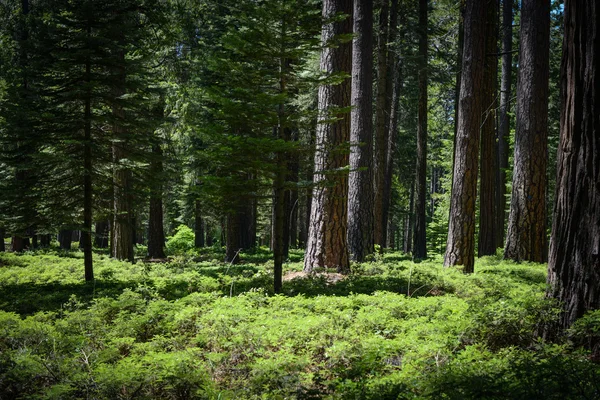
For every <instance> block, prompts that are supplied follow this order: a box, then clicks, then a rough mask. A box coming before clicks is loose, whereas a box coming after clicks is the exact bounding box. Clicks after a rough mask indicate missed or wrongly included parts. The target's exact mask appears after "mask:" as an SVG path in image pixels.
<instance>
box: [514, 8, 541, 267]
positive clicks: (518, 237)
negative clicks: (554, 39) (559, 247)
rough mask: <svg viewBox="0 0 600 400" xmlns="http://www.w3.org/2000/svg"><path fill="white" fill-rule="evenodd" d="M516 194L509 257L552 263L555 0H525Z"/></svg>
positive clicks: (519, 93)
mask: <svg viewBox="0 0 600 400" xmlns="http://www.w3.org/2000/svg"><path fill="white" fill-rule="evenodd" d="M520 43H521V49H520V51H519V79H518V82H517V127H516V132H515V155H514V169H513V184H512V197H511V201H510V215H509V219H508V232H507V234H506V247H505V249H504V257H505V258H509V259H512V260H516V261H535V262H546V260H547V254H548V249H547V245H548V241H547V237H546V187H547V177H546V165H547V163H548V77H549V73H550V72H549V68H550V67H549V65H550V64H549V51H550V50H549V48H550V0H523V2H522V3H521V34H520Z"/></svg>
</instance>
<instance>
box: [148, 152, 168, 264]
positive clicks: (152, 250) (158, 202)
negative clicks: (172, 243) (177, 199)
mask: <svg viewBox="0 0 600 400" xmlns="http://www.w3.org/2000/svg"><path fill="white" fill-rule="evenodd" d="M162 157H163V152H162V149H161V147H160V144H159V143H155V144H154V145H153V146H152V161H151V164H150V169H151V171H152V176H153V179H155V181H154V182H151V183H150V184H151V185H152V188H151V190H150V210H149V213H148V257H150V258H159V259H160V258H165V257H166V255H165V229H164V225H163V201H162V199H163V185H162V175H163V163H162Z"/></svg>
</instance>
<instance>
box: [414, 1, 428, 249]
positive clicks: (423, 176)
mask: <svg viewBox="0 0 600 400" xmlns="http://www.w3.org/2000/svg"><path fill="white" fill-rule="evenodd" d="M427 6H428V1H427V0H419V122H418V125H417V171H416V189H417V190H416V202H415V234H414V241H415V243H414V246H413V259H417V260H419V259H423V258H427V230H426V229H427V220H426V218H427V213H426V197H427Z"/></svg>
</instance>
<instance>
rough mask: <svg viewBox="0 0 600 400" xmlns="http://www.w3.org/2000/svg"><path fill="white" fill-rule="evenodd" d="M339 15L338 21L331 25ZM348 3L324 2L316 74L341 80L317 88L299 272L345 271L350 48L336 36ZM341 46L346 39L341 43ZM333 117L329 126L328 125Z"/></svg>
mask: <svg viewBox="0 0 600 400" xmlns="http://www.w3.org/2000/svg"><path fill="white" fill-rule="evenodd" d="M339 13H343V14H346V15H348V16H349V17H346V18H345V19H344V20H341V21H339V20H336V21H332V20H331V19H332V17H334V16H336V15H338V14H339ZM351 16H352V1H350V0H325V1H324V2H323V17H324V19H325V21H326V22H325V23H324V25H323V33H322V43H323V44H324V47H323V50H322V53H321V71H324V72H325V73H327V74H328V75H331V74H340V73H341V74H346V75H347V77H346V78H345V79H343V80H342V81H341V82H340V83H338V84H335V85H334V84H326V85H322V86H321V87H319V106H318V109H319V114H320V115H319V118H320V123H319V124H318V126H317V135H316V152H315V174H314V183H315V188H314V190H313V198H312V206H311V215H310V227H309V233H308V243H307V246H306V254H305V257H304V270H305V271H306V272H312V271H314V270H315V269H318V268H336V269H337V270H338V271H339V272H341V273H348V272H349V271H350V262H349V255H348V247H347V236H346V235H347V232H346V230H347V216H348V215H347V214H348V175H347V172H346V170H345V167H346V166H347V165H348V151H347V142H348V140H349V138H350V114H349V113H348V112H347V109H348V107H350V93H351V91H350V86H351V85H350V72H351V68H352V43H350V42H348V41H345V40H344V41H343V42H342V43H335V45H333V46H332V41H333V42H336V41H338V42H339V36H338V35H349V34H350V33H352V17H351ZM346 40H347V39H346ZM333 117H335V118H336V120H335V121H334V122H332V121H331V119H332V118H333Z"/></svg>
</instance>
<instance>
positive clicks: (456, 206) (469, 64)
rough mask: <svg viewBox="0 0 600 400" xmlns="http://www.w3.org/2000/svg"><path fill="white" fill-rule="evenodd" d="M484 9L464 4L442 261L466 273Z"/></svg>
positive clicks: (471, 245)
mask: <svg viewBox="0 0 600 400" xmlns="http://www.w3.org/2000/svg"><path fill="white" fill-rule="evenodd" d="M485 7H486V3H485V2H482V1H479V0H467V1H466V3H465V14H464V30H465V32H464V46H463V60H462V78H461V86H460V100H459V105H458V107H459V109H458V129H457V133H456V138H455V140H456V147H455V149H454V171H453V185H452V194H451V198H450V219H449V226H448V240H447V243H446V255H445V258H444V265H445V266H453V265H463V266H464V272H466V273H470V272H473V265H474V262H475V255H474V251H475V202H476V200H477V170H478V158H479V157H478V156H479V132H480V126H481V112H482V95H483V91H482V84H483V70H484V61H485V36H484V33H485V19H484V18H485Z"/></svg>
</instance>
